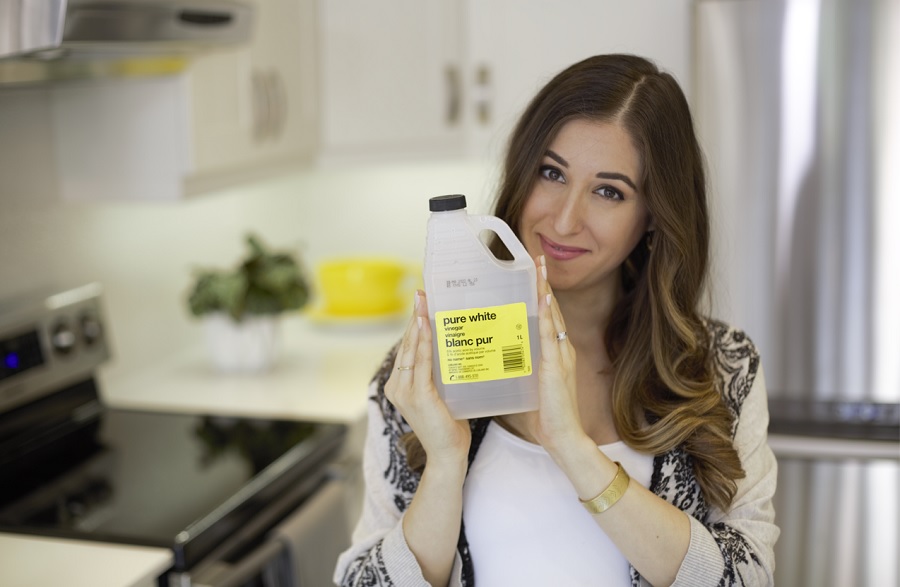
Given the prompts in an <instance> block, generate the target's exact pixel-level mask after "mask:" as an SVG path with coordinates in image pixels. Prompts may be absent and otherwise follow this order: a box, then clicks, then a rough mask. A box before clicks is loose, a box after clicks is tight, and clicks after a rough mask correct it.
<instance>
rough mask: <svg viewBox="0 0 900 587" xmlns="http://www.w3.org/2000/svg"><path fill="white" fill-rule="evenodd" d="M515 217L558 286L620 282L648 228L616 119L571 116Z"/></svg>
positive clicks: (635, 162) (633, 159) (631, 158)
mask: <svg viewBox="0 0 900 587" xmlns="http://www.w3.org/2000/svg"><path fill="white" fill-rule="evenodd" d="M537 173H538V174H539V175H538V178H537V180H536V182H535V184H534V188H533V189H532V192H531V194H530V195H529V196H528V200H527V201H526V202H525V208H524V210H523V211H522V217H521V220H520V223H519V233H520V235H521V238H522V242H523V244H524V245H525V248H526V249H528V252H529V253H530V254H531V255H532V256H533V257H536V256H538V255H545V256H546V259H547V270H548V278H549V280H550V285H551V286H552V287H553V288H554V289H555V290H557V291H567V290H572V291H574V290H584V289H592V288H596V289H597V292H598V294H600V295H603V292H608V291H611V292H614V291H616V289H617V288H618V284H619V283H620V281H619V277H618V274H619V267H620V266H621V265H622V263H623V262H624V261H625V259H626V258H627V257H628V255H629V253H631V251H632V250H633V249H634V247H635V246H636V245H637V243H638V242H639V241H640V239H641V236H642V235H643V234H644V232H646V231H647V229H648V227H649V219H650V214H649V212H648V211H647V207H646V204H645V202H644V198H643V196H642V195H641V193H640V191H639V190H640V187H641V186H639V185H638V184H637V181H638V178H639V177H640V160H639V158H638V153H637V151H636V150H635V148H634V146H633V144H632V141H631V138H630V136H629V135H628V133H626V132H625V130H624V129H623V128H622V127H621V126H619V125H618V124H615V123H607V122H597V121H591V120H583V119H580V120H572V121H570V122H568V123H566V125H565V126H563V127H562V129H561V130H560V132H559V134H558V135H557V136H556V138H555V139H554V140H553V142H552V143H551V144H550V148H549V149H548V150H547V152H546V153H545V154H544V157H543V159H542V161H541V164H540V166H539V169H538V171H537Z"/></svg>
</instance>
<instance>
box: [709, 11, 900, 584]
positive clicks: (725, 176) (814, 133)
mask: <svg viewBox="0 0 900 587" xmlns="http://www.w3.org/2000/svg"><path fill="white" fill-rule="evenodd" d="M693 22H694V26H695V38H696V43H695V46H694V50H695V63H694V65H695V75H694V84H693V87H692V88H691V99H692V101H693V105H694V111H695V114H696V123H697V127H698V130H699V133H700V136H701V140H702V142H703V145H704V149H705V151H706V155H707V160H708V168H709V171H710V188H711V192H712V214H713V221H714V227H715V228H714V244H715V251H716V258H715V261H714V270H713V280H712V282H713V291H714V296H713V300H714V307H713V308H712V312H713V313H714V314H716V315H719V316H722V317H724V318H726V319H727V320H729V321H731V322H733V323H734V324H735V325H737V326H739V327H742V328H744V329H745V330H746V331H747V332H748V333H749V335H750V336H751V337H752V338H753V339H754V340H755V342H756V343H757V346H758V347H759V349H760V351H761V354H762V360H763V367H764V370H765V374H766V381H767V383H768V388H769V394H770V398H771V401H770V411H771V425H770V429H769V431H770V444H771V445H772V447H773V449H774V450H775V452H776V455H777V456H778V462H779V487H778V493H777V495H776V504H775V505H776V512H777V517H778V523H779V525H780V526H781V528H782V535H781V537H780V539H779V542H778V544H777V547H776V557H777V558H776V561H777V562H776V564H777V569H776V584H778V585H787V586H804V585H810V586H812V585H815V586H817V587H820V586H825V587H828V586H835V587H843V586H848V585H852V586H858V585H866V586H868V585H871V586H874V585H878V586H881V585H898V569H897V564H898V563H897V560H898V550H900V547H898V526H900V513H898V495H900V442H898V440H900V420H898V402H900V0H697V1H696V2H695V13H694V21H693Z"/></svg>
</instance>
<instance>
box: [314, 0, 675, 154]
mask: <svg viewBox="0 0 900 587" xmlns="http://www.w3.org/2000/svg"><path fill="white" fill-rule="evenodd" d="M690 6H691V0H665V1H661V0H631V1H629V2H622V1H621V0H437V1H433V2H418V1H416V0H384V1H382V2H377V3H372V2H367V1H365V0H319V4H318V9H319V26H320V41H319V66H320V78H319V83H320V87H321V89H320V100H321V101H320V108H321V109H320V117H321V126H320V136H321V144H320V146H319V157H320V159H324V160H330V159H334V158H338V159H341V160H343V159H346V158H348V157H350V158H362V159H369V160H371V159H373V158H385V157H389V158H394V159H396V158H398V157H407V158H408V157H410V156H422V155H425V156H435V155H443V154H451V155H460V154H466V155H469V156H473V157H476V158H483V157H488V158H496V157H497V156H499V154H500V153H501V152H502V150H503V147H504V145H505V142H506V139H507V136H508V134H509V132H510V131H511V129H512V125H513V124H514V122H515V120H516V118H517V117H518V115H519V114H520V112H521V111H522V109H523V108H524V107H525V105H526V103H527V101H528V100H529V99H530V98H531V97H532V96H533V95H534V93H535V92H536V91H537V89H538V88H540V86H542V85H543V84H544V83H545V82H547V81H548V80H549V79H550V78H551V77H552V76H553V75H554V74H555V73H557V72H558V71H559V70H561V69H563V68H564V67H566V66H567V65H570V64H572V63H574V62H576V61H578V60H580V59H583V58H585V57H588V56H590V55H595V54H598V53H608V52H630V53H637V54H640V55H644V56H647V57H650V58H653V59H654V60H656V61H657V62H658V63H659V64H660V65H661V66H662V67H663V68H665V69H667V70H669V71H671V72H672V73H673V74H675V75H676V77H677V78H678V79H679V81H681V82H682V84H683V86H684V88H685V89H686V90H689V87H690V86H689V84H690V79H689V74H690V67H689V64H690V33H691V25H690V23H691V18H690V15H691V8H690Z"/></svg>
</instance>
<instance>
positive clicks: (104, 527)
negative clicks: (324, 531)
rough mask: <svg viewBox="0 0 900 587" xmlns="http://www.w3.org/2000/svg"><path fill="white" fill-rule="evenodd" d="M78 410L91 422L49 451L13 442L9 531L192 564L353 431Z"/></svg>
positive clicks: (2, 506) (1, 513)
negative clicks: (159, 554)
mask: <svg viewBox="0 0 900 587" xmlns="http://www.w3.org/2000/svg"><path fill="white" fill-rule="evenodd" d="M79 409H80V410H81V414H76V415H75V416H74V419H76V420H77V419H78V418H83V420H84V422H82V423H80V424H79V425H78V426H77V427H75V431H74V432H73V431H72V430H69V431H67V432H66V433H65V434H57V436H59V438H56V439H52V440H51V441H48V442H40V443H38V442H35V444H39V445H40V448H39V449H34V447H29V446H27V445H26V446H20V447H19V448H17V449H16V450H12V449H11V448H10V446H11V445H10V443H9V442H6V444H5V445H4V451H3V454H2V456H0V467H2V468H0V474H2V475H0V476H2V477H3V483H2V488H0V531H6V532H20V533H30V534H40V535H47V536H62V537H75V538H87V539H95V540H102V541H107V542H115V543H128V544H140V545H148V546H163V547H170V548H173V550H174V551H175V555H176V567H179V566H181V567H185V568H186V567H189V566H190V565H191V564H193V562H195V560H196V559H198V558H199V557H202V556H203V555H204V554H206V552H207V551H208V550H210V549H211V548H212V546H213V545H215V544H217V543H219V542H220V541H221V540H222V538H223V537H225V536H227V535H228V534H229V533H231V532H233V531H235V529H237V528H239V527H240V526H241V525H243V524H245V523H247V521H248V520H250V519H251V518H253V517H254V516H255V515H256V514H257V513H258V512H259V511H260V510H262V509H263V508H265V507H266V506H267V504H268V503H269V502H271V501H273V500H276V499H278V498H279V497H280V496H282V495H283V494H284V493H285V492H286V491H289V490H290V487H291V486H294V485H297V484H299V483H301V482H304V480H305V479H307V478H309V477H310V476H313V475H321V474H323V469H324V466H325V464H327V461H328V460H329V459H331V458H333V457H334V454H335V452H336V451H337V450H338V449H339V447H340V445H341V443H342V441H343V437H344V434H345V429H344V427H343V426H340V425H337V424H323V423H311V422H297V421H289V420H262V419H248V418H228V417H217V416H210V415H179V414H169V413H153V412H141V411H125V410H111V409H105V408H102V407H100V406H99V404H98V403H89V404H86V405H83V406H81V407H80V408H79ZM85 423H87V425H85ZM70 427H71V426H70ZM57 428H58V427H57ZM53 434H54V433H53V432H49V431H48V432H45V433H44V434H43V436H45V437H52V436H53ZM3 440H5V441H8V440H9V439H3ZM44 440H46V438H45V439H44ZM19 444H20V445H21V444H22V443H21V442H19ZM13 453H18V454H13Z"/></svg>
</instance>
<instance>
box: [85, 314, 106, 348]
mask: <svg viewBox="0 0 900 587" xmlns="http://www.w3.org/2000/svg"><path fill="white" fill-rule="evenodd" d="M80 322H81V339H82V340H83V341H84V344H85V345H86V346H93V344H94V343H95V342H97V341H98V340H99V339H100V337H101V336H103V327H102V326H101V324H100V321H99V320H98V319H97V317H96V316H94V315H93V314H91V313H89V312H85V313H84V314H82V315H81V319H80Z"/></svg>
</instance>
